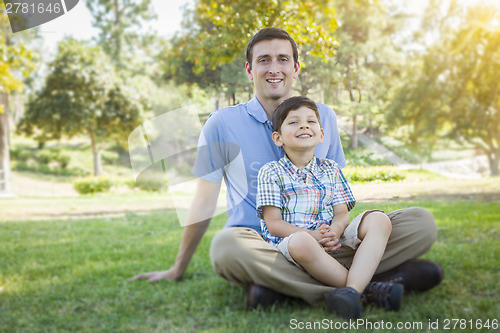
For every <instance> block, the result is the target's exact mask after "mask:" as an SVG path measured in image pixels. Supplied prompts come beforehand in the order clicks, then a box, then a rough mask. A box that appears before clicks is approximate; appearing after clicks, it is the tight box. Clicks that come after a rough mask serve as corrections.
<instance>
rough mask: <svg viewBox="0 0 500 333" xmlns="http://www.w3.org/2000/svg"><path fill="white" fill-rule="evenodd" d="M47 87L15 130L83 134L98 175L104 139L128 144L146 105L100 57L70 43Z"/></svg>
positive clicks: (62, 47) (63, 46)
mask: <svg viewBox="0 0 500 333" xmlns="http://www.w3.org/2000/svg"><path fill="white" fill-rule="evenodd" d="M50 68H51V71H50V73H49V75H48V76H47V79H46V82H45V86H44V87H43V89H42V90H41V91H40V92H38V93H37V94H36V95H35V96H34V98H32V99H31V100H30V102H29V103H28V107H27V110H26V114H25V117H24V118H23V119H22V121H21V124H20V126H19V128H20V130H21V131H23V132H25V133H26V134H28V135H33V134H37V135H39V136H41V137H42V138H43V139H44V140H49V139H59V138H60V137H61V136H62V135H66V136H68V137H72V136H75V135H78V134H86V135H87V136H88V138H89V140H90V144H91V147H92V153H93V157H94V174H95V175H96V176H98V175H100V174H101V171H102V170H101V161H100V151H101V150H102V148H103V144H104V143H105V142H106V141H107V140H108V139H118V140H120V141H122V142H124V141H126V137H127V134H129V133H130V132H131V131H132V130H133V129H134V128H135V127H137V126H138V125H139V124H140V121H141V113H142V112H143V110H144V109H145V108H147V107H148V104H147V102H146V100H145V99H144V97H143V96H142V95H141V94H140V93H139V92H138V90H139V89H138V88H137V87H133V85H132V84H131V83H130V82H123V81H122V80H121V79H120V78H119V77H118V76H117V74H116V71H115V69H114V66H113V65H112V64H111V62H110V60H109V59H108V57H107V56H106V55H105V54H104V52H103V51H102V50H101V49H100V48H99V47H96V46H91V45H88V44H86V43H83V42H78V41H76V40H74V39H69V40H65V41H63V42H60V43H59V45H58V54H57V56H56V58H55V60H54V61H53V62H52V63H51V64H50Z"/></svg>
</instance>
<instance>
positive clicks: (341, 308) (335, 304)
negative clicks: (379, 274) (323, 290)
mask: <svg viewBox="0 0 500 333" xmlns="http://www.w3.org/2000/svg"><path fill="white" fill-rule="evenodd" d="M325 301H326V306H327V307H328V309H329V310H330V311H331V312H334V313H336V314H337V315H339V316H340V317H342V318H344V319H355V318H359V317H361V314H362V312H363V307H362V305H361V302H360V301H358V300H356V299H353V298H352V297H348V296H347V295H342V294H335V292H330V293H327V294H326V295H325Z"/></svg>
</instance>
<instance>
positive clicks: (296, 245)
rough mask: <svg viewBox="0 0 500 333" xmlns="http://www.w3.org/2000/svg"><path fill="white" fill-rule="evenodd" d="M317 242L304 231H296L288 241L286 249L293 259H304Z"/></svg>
mask: <svg viewBox="0 0 500 333" xmlns="http://www.w3.org/2000/svg"><path fill="white" fill-rule="evenodd" d="M317 243H318V242H317V241H316V239H314V237H313V236H311V235H310V234H309V233H307V232H306V231H298V232H296V233H294V234H293V236H292V237H291V238H290V241H289V242H288V251H289V252H290V255H291V256H292V257H293V258H294V259H299V260H300V259H306V258H307V257H308V256H310V255H311V254H312V253H313V252H312V250H314V247H315V246H318V244H317Z"/></svg>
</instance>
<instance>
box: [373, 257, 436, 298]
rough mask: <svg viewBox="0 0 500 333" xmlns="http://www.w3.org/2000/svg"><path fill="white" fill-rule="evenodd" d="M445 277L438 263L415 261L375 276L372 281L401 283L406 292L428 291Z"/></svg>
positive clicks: (409, 261)
mask: <svg viewBox="0 0 500 333" xmlns="http://www.w3.org/2000/svg"><path fill="white" fill-rule="evenodd" d="M443 276H444V273H443V268H442V267H441V265H439V264H438V263H437V262H434V261H430V260H423V259H413V260H408V261H406V262H404V263H402V264H401V265H399V266H397V267H395V268H393V269H391V270H390V271H387V272H384V273H380V274H377V275H374V276H373V279H372V281H378V282H393V283H401V284H402V285H403V286H404V288H405V290H406V291H426V290H429V289H431V288H434V287H435V286H437V285H438V284H439V283H441V281H442V280H443Z"/></svg>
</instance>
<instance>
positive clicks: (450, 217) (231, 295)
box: [0, 201, 500, 332]
mask: <svg viewBox="0 0 500 333" xmlns="http://www.w3.org/2000/svg"><path fill="white" fill-rule="evenodd" d="M415 204H417V205H419V206H423V207H427V208H429V209H430V210H431V211H432V212H433V213H434V215H435V217H436V220H437V223H438V228H439V236H438V241H437V243H436V244H435V245H434V247H433V248H432V250H431V251H430V252H429V253H428V254H426V256H425V257H426V258H429V259H433V260H437V261H439V262H440V263H441V264H442V265H443V268H444V270H445V279H444V281H443V283H442V284H441V285H440V286H439V287H437V288H435V289H433V290H431V291H429V292H426V293H421V294H416V293H415V294H408V295H406V296H405V298H404V303H403V307H402V310H401V311H399V312H397V313H393V312H386V311H383V310H380V309H377V308H373V307H366V308H365V311H364V316H363V319H366V320H369V321H370V322H372V323H379V324H380V322H381V321H382V320H384V322H386V323H387V322H391V323H392V324H394V325H395V324H396V323H397V322H421V323H422V324H423V327H424V331H426V330H427V325H428V322H429V320H432V321H435V320H439V321H440V325H441V330H440V331H442V325H443V324H444V320H445V319H452V318H459V319H467V320H469V319H473V321H474V322H475V320H476V319H483V321H485V320H486V319H490V320H492V319H497V320H498V319H500V317H499V313H500V304H499V301H498V298H499V286H500V282H499V281H500V271H499V268H498V263H499V258H500V241H499V239H500V225H499V223H498V221H499V220H500V205H499V204H498V203H496V202H479V201H453V202H445V201H433V202H398V203H391V204H358V205H357V206H356V208H355V210H354V211H353V212H352V214H353V215H352V216H354V215H355V214H357V213H359V212H360V211H362V210H364V209H367V208H373V207H381V208H382V209H385V210H387V211H390V210H394V209H398V208H402V207H407V206H411V205H415ZM223 224H224V216H219V217H217V218H215V219H214V221H213V222H212V224H211V226H210V228H209V230H208V232H207V235H206V236H205V237H204V239H203V240H202V243H201V244H200V246H199V248H198V250H197V252H196V254H195V257H194V259H193V261H192V262H191V264H190V267H189V269H188V271H187V273H186V275H185V277H184V279H183V280H182V281H181V282H177V283H176V282H161V283H156V284H149V283H146V282H143V281H135V282H129V281H127V279H128V278H129V277H131V276H132V275H134V274H136V273H140V272H144V271H153V270H161V269H166V268H168V267H169V266H170V265H171V264H172V263H173V262H174V260H175V256H176V254H177V250H178V246H179V239H180V237H181V234H182V228H181V227H179V225H178V223H177V221H176V217H175V214H174V213H173V212H172V211H164V212H161V213H151V214H148V215H137V214H129V215H126V216H124V217H120V218H113V219H102V218H101V219H89V220H61V221H38V222H35V221H3V222H0V244H1V246H0V332H64V331H67V332H74V331H83V332H195V331H201V332H285V331H291V329H290V320H292V319H297V320H298V321H301V322H306V321H307V322H313V321H321V320H323V319H329V320H333V323H334V324H335V323H338V322H340V319H339V318H338V317H336V316H334V315H332V314H330V313H328V312H327V311H326V309H324V308H322V307H310V306H308V305H306V304H304V303H302V302H299V301H297V302H291V303H289V304H288V305H284V306H277V307H273V308H271V309H268V310H265V311H253V312H246V311H245V306H244V304H245V293H244V292H243V291H242V290H240V289H239V288H237V287H234V286H232V285H230V284H229V283H227V282H226V281H224V280H223V279H222V278H220V277H218V276H217V275H216V274H215V273H214V272H213V270H212V267H211V264H210V260H209V257H208V253H209V246H210V240H211V238H212V237H213V236H214V234H215V233H216V232H217V231H218V230H219V229H220V228H222V226H223ZM354 331H355V330H352V332H354ZM361 331H363V330H361ZM373 331H379V332H381V331H383V330H373ZM403 331H405V332H409V331H420V330H403ZM427 331H429V332H431V331H432V330H427ZM450 331H451V332H454V331H458V330H450ZM463 331H469V330H463ZM472 331H474V330H472ZM484 331H488V330H484ZM489 331H490V332H492V331H498V329H497V330H492V329H490V330H489ZM434 332H437V330H435V331H434Z"/></svg>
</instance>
